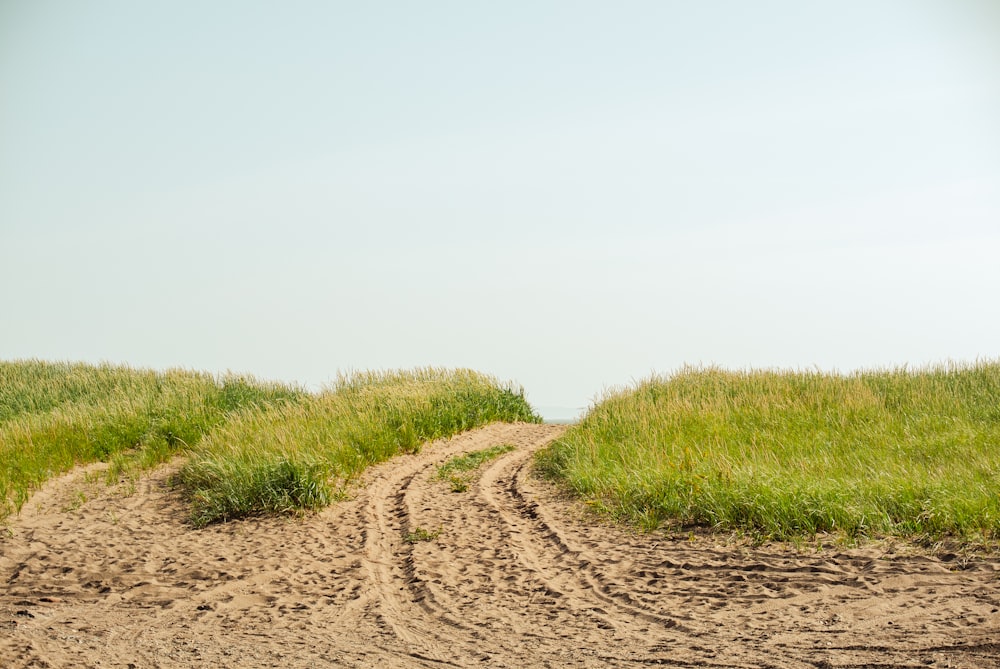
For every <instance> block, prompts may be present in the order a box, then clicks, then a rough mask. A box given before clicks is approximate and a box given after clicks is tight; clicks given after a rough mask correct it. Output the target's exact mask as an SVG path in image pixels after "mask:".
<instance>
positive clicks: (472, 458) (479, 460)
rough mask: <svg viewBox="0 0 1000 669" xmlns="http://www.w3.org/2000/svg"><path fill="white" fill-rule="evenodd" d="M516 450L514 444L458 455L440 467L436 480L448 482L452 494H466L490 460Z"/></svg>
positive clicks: (499, 445)
mask: <svg viewBox="0 0 1000 669" xmlns="http://www.w3.org/2000/svg"><path fill="white" fill-rule="evenodd" d="M515 448H516V447H515V446H514V445H513V444H497V445H496V446H490V447H489V448H484V449H482V450H479V451H470V452H468V453H465V454H464V455H456V456H455V457H453V458H451V459H450V460H448V461H447V462H446V463H444V464H443V465H441V466H440V467H438V470H437V474H435V478H437V479H439V480H443V481H448V483H449V484H450V486H451V491H452V492H465V491H466V490H468V489H469V484H470V483H471V482H472V479H473V474H474V472H475V471H476V470H478V469H479V468H480V467H482V466H483V465H484V464H486V463H487V462H489V461H490V460H495V459H496V458H499V457H500V456H501V455H503V454H504V453H510V452H511V451H513V450H514V449H515Z"/></svg>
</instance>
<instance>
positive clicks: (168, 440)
mask: <svg viewBox="0 0 1000 669" xmlns="http://www.w3.org/2000/svg"><path fill="white" fill-rule="evenodd" d="M494 420H526V421H538V420H539V419H538V417H537V416H536V415H535V414H534V412H533V411H532V410H531V408H530V407H529V406H528V404H527V402H526V401H525V400H524V395H523V392H522V391H520V390H519V389H514V388H512V387H508V386H502V385H501V384H499V383H497V382H496V381H494V380H493V379H491V378H488V377H485V376H483V375H480V374H476V373H474V372H468V371H462V370H458V371H446V370H415V371H411V372H386V373H363V374H356V375H353V376H350V377H344V378H341V379H340V380H339V381H338V383H336V384H335V385H334V386H333V387H332V388H330V389H328V390H327V391H324V392H322V393H318V394H317V393H308V392H306V391H304V390H302V389H300V388H296V387H293V386H288V385H282V384H275V383H265V382H261V381H258V380H255V379H253V378H249V377H239V376H223V377H217V376H214V375H211V374H205V373H200V372H192V371H185V370H171V371H166V372H156V371H151V370H137V369H132V368H129V367H123V366H111V365H99V366H93V365H85V364H71V363H49V362H41V361H35V360H28V361H12V362H3V361H0V520H2V519H3V518H4V517H6V516H7V515H9V514H11V513H14V512H16V511H18V510H19V509H20V508H21V507H22V506H23V504H24V503H25V501H26V500H27V499H28V497H29V496H30V495H31V493H32V491H34V490H35V489H37V488H38V486H40V485H41V484H42V483H44V482H45V481H46V480H47V479H49V478H51V477H53V476H56V475H58V474H60V473H62V472H65V471H67V470H69V469H70V468H72V467H74V466H76V465H82V464H87V463H90V462H97V461H105V462H109V463H110V464H111V467H110V468H109V470H108V477H109V478H111V479H114V478H117V477H119V476H120V475H122V474H127V473H134V472H137V471H141V470H142V469H145V468H149V467H152V466H154V465H156V464H159V463H161V462H164V461H165V460H167V459H168V458H170V457H172V456H173V455H176V454H178V453H180V452H185V453H188V454H190V455H191V456H192V457H191V460H190V462H189V463H188V465H187V466H186V467H184V469H183V471H182V475H181V476H180V482H181V483H182V489H183V490H184V491H185V493H186V494H187V495H188V496H189V498H190V499H191V502H192V508H193V519H194V521H195V522H196V523H197V524H204V523H207V522H212V521H216V520H225V519H228V518H235V517H239V516H243V515H248V514H252V513H266V512H276V511H288V510H292V509H296V508H310V507H316V506H319V505H322V504H325V503H327V502H328V501H329V500H330V499H332V497H333V496H334V495H335V492H336V488H337V486H338V485H340V484H342V483H343V482H344V481H347V480H349V479H351V478H352V477H354V476H356V475H357V474H358V473H359V472H360V471H361V470H363V469H364V467H366V466H367V465H369V464H371V463H374V462H378V461H380V460H383V459H385V458H387V457H389V456H391V455H393V454H395V453H398V452H402V451H407V450H414V449H417V448H419V446H420V444H421V443H423V442H424V441H425V440H429V439H433V438H435V437H439V436H445V435H449V434H453V433H455V432H459V431H462V430H465V429H469V428H471V427H475V426H477V425H481V424H483V423H487V422H490V421H494Z"/></svg>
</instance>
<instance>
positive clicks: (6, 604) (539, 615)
mask: <svg viewBox="0 0 1000 669" xmlns="http://www.w3.org/2000/svg"><path fill="white" fill-rule="evenodd" d="M562 429H563V428H562V427H561V426H552V425H548V426H537V425H493V426H489V427H487V428H484V429H482V430H478V431H475V432H470V433H467V434H464V435H460V436H458V437H455V438H452V439H450V440H447V441H441V442H437V443H435V444H432V445H429V446H427V447H425V448H424V450H423V451H422V452H421V453H420V454H418V455H415V456H405V457H401V458H398V459H396V460H394V461H393V462H391V463H388V464H386V465H383V466H381V467H378V468H376V469H374V470H372V471H371V472H370V475H369V476H367V478H366V480H365V482H364V485H362V486H359V488H358V489H357V490H356V492H355V494H354V495H353V496H352V497H351V498H350V499H348V500H345V501H342V502H340V503H338V504H336V505H334V506H333V507H331V508H330V509H328V510H326V511H324V512H322V513H319V514H316V515H312V516H308V517H306V518H304V519H294V518H293V519H289V518H264V519H253V520H247V521H241V522H233V523H228V524H225V525H221V526H215V527H210V528H207V529H202V530H195V529H192V528H191V527H190V526H188V525H186V524H185V522H184V516H185V510H184V506H183V504H182V503H181V501H180V499H179V498H178V496H177V493H176V492H175V491H173V490H171V489H170V487H169V485H168V483H167V481H168V478H169V475H170V473H171V471H172V470H173V469H174V467H176V465H174V466H167V467H164V468H162V469H160V470H158V471H156V472H154V473H152V474H151V475H149V476H148V477H145V478H143V479H142V480H140V481H139V482H138V484H137V485H134V486H132V487H131V488H130V487H129V486H128V485H125V486H119V487H117V488H107V487H105V486H103V485H102V484H100V483H96V482H94V481H93V479H95V478H96V477H95V476H94V472H95V468H94V467H91V468H89V469H84V470H79V471H77V472H74V473H72V474H70V475H69V476H66V477H63V478H61V479H58V480H56V481H53V482H52V483H50V484H49V485H47V486H46V487H45V488H44V489H43V490H42V491H40V492H39V493H38V494H37V495H35V497H33V498H32V500H31V502H29V504H28V505H27V506H26V507H25V509H24V511H23V512H22V513H21V515H20V516H18V517H16V518H13V519H11V520H10V522H9V525H8V527H7V528H6V529H4V528H0V666H2V667H28V666H42V667H71V666H72V667H77V666H93V667H98V666H100V667H196V666H213V667H287V666H302V667H314V666H336V667H340V666H343V667H376V666H379V667H440V666H454V667H483V666H486V667H624V666H642V665H666V666H671V667H782V668H786V667H787V668H791V667H813V668H822V667H880V668H882V669H887V668H890V667H968V668H970V669H971V668H976V669H979V668H982V667H1000V557H992V556H986V557H983V556H980V557H975V558H968V557H962V556H957V555H949V554H940V555H920V554H916V553H914V552H913V551H907V550H902V549H892V548H891V547H888V546H884V545H882V546H878V547H866V548H863V549H854V550H839V549H836V548H828V549H825V550H823V551H819V552H817V551H796V550H792V549H790V548H788V547H781V546H773V547H764V548H749V547H741V546H734V545H731V544H729V545H726V544H725V543H724V542H721V540H718V539H712V538H711V537H701V538H695V539H694V540H689V539H688V538H687V537H670V536H665V535H655V534H646V535H635V534H632V533H629V532H628V531H625V530H622V529H620V528H615V527H610V526H606V525H603V524H600V523H596V522H594V520H593V519H585V518H584V517H583V516H582V512H581V511H580V509H579V507H577V506H574V504H573V503H571V502H569V501H567V500H564V499H562V498H560V496H559V495H558V494H557V493H556V492H555V491H554V490H553V489H552V488H551V487H550V486H549V485H548V484H546V483H544V482H542V481H538V480H536V479H534V478H533V477H532V476H531V475H530V466H529V465H530V455H531V453H532V452H533V451H534V450H535V449H537V448H539V447H541V446H542V445H544V444H545V443H547V442H548V441H550V440H551V439H553V438H554V437H555V436H557V435H558V434H559V433H560V432H561V430H562ZM497 443H512V444H515V445H517V446H518V449H517V450H515V451H512V452H510V453H508V454H506V455H504V456H502V457H501V458H500V459H498V460H496V461H494V462H492V463H491V464H490V465H488V466H487V467H486V468H485V469H484V470H483V471H482V474H481V477H480V478H479V479H477V482H476V483H474V484H473V485H471V486H470V487H469V489H468V490H467V491H465V492H461V493H453V492H451V491H450V490H449V487H448V484H447V483H445V482H442V481H440V480H435V479H434V478H433V475H434V474H435V472H436V466H437V465H439V464H441V463H442V462H444V461H445V460H447V459H448V458H449V457H451V456H454V455H456V454H459V453H462V452H464V451H470V450H479V449H482V448H486V447H488V446H490V445H493V444H497ZM418 529H424V530H427V531H428V532H429V533H431V534H435V533H436V538H434V539H431V540H427V541H418V542H415V543H408V542H407V541H406V537H407V535H411V534H412V533H416V532H417V530H418Z"/></svg>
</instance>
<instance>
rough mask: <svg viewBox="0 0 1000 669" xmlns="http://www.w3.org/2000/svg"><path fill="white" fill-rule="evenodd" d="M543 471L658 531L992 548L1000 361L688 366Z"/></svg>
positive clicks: (587, 422)
mask: <svg viewBox="0 0 1000 669" xmlns="http://www.w3.org/2000/svg"><path fill="white" fill-rule="evenodd" d="M538 464H539V466H540V468H541V470H542V471H543V472H545V473H547V474H548V475H550V476H552V477H555V478H557V479H559V480H561V481H563V482H565V483H566V484H567V485H568V486H569V487H570V488H571V489H572V490H573V491H575V492H576V493H578V494H579V495H581V496H582V497H584V498H585V499H586V500H588V501H589V503H591V504H592V505H593V506H595V507H597V508H599V509H601V510H603V511H605V512H607V513H610V514H611V515H613V516H615V517H618V518H622V519H626V520H628V521H631V522H635V523H638V524H640V525H642V526H644V527H647V528H652V527H656V526H657V525H659V524H661V523H669V524H674V525H681V526H684V525H700V526H709V527H713V528H717V529H723V530H735V531H742V532H746V533H749V534H751V535H753V536H756V537H758V538H775V539H791V538H801V537H804V536H810V535H813V534H815V533H817V532H834V533H843V534H844V535H846V536H848V537H860V536H868V537H875V536H884V535H895V536H905V537H911V538H923V539H937V538H943V537H946V536H951V537H958V538H962V539H965V540H972V541H995V540H998V539H1000V364H998V363H979V364H975V365H967V366H960V365H951V366H947V367H934V368H928V369H923V370H917V371H908V370H905V369H901V370H895V371H870V372H861V373H856V374H853V375H850V376H838V375H831V374H823V373H819V372H815V373H813V372H771V371H751V372H727V371H723V370H720V369H692V368H685V369H683V370H682V371H681V372H679V373H678V374H676V375H674V376H672V377H669V378H663V377H655V378H653V379H650V380H648V381H646V382H644V383H641V384H639V385H638V386H637V387H635V388H632V389H629V390H625V391H622V392H618V393H615V394H611V395H609V396H608V397H607V398H605V399H604V400H603V401H602V402H600V403H599V404H598V405H597V406H595V407H594V408H593V409H591V411H590V412H589V413H588V414H587V416H586V417H585V418H584V419H583V420H582V421H581V422H580V423H579V424H578V425H576V426H574V427H572V428H571V429H570V430H568V431H567V432H566V434H565V435H564V436H563V437H562V438H560V439H559V440H558V441H557V442H556V443H554V444H553V445H552V446H551V447H550V448H548V449H546V450H545V451H543V452H542V453H540V454H539V456H538Z"/></svg>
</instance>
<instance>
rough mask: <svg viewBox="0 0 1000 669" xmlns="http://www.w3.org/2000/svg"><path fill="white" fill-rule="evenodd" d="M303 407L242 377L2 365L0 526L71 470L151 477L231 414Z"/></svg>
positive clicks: (275, 387)
mask: <svg viewBox="0 0 1000 669" xmlns="http://www.w3.org/2000/svg"><path fill="white" fill-rule="evenodd" d="M305 397H307V394H306V393H305V392H304V391H301V390H297V389H295V388H291V387H288V386H283V385H279V384H270V383H262V382H258V381H255V380H254V379H251V378H248V377H237V376H226V377H221V378H219V377H215V376H212V375H209V374H203V373H198V372H190V371H182V370H171V371H167V372H155V371H151V370H137V369H132V368H130V367H125V366H112V365H99V366H94V365H86V364H73V363H50V362H41V361H37V360H25V361H12V362H7V361H0V519H2V518H4V517H5V516H7V515H9V514H10V513H13V512H15V511H17V510H19V509H20V508H21V506H22V505H23V504H24V502H25V501H26V500H27V498H28V496H29V495H30V494H31V492H32V491H33V490H34V489H35V488H37V487H38V486H40V485H41V484H42V483H43V482H44V481H45V480H47V479H48V478H50V477H52V476H55V475H58V474H60V473H62V472H65V471H67V470H69V469H70V468H72V467H74V466H76V465H80V464H86V463H90V462H96V461H110V462H111V463H112V465H113V466H112V469H111V473H112V475H117V474H118V473H120V472H122V471H123V470H129V469H133V468H144V467H150V466H153V465H155V464H158V463H160V462H163V461H164V460H166V459H167V458H169V457H170V456H171V455H173V454H175V453H177V452H178V450H179V449H181V448H184V447H185V446H188V445H192V444H195V443H197V442H198V441H199V440H200V439H201V437H202V436H203V435H205V434H206V433H208V432H209V431H211V430H212V429H214V428H215V427H217V426H218V425H221V424H222V423H223V422H225V420H227V417H228V416H229V415H230V414H231V413H232V412H234V411H250V410H260V409H262V408H264V407H268V406H274V405H278V404H286V403H295V402H298V401H301V400H302V399H304V398H305Z"/></svg>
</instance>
